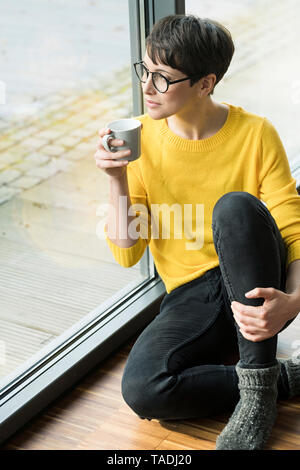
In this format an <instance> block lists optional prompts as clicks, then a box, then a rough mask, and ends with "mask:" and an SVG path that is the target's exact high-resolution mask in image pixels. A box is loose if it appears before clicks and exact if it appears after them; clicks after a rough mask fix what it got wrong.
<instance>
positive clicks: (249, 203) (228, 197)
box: [212, 191, 258, 226]
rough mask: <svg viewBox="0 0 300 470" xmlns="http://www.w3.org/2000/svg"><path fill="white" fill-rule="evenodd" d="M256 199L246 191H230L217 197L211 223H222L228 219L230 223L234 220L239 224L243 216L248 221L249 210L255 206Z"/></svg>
mask: <svg viewBox="0 0 300 470" xmlns="http://www.w3.org/2000/svg"><path fill="white" fill-rule="evenodd" d="M257 201H258V199H257V198H256V197H255V196H253V195H252V194H250V193H248V192H247V191H230V192H228V193H226V194H223V196H221V197H220V199H218V201H217V202H216V204H215V206H214V209H213V214H212V224H213V226H216V224H221V225H222V224H223V223H225V224H226V223H227V224H228V221H230V224H231V225H232V223H233V222H234V221H235V220H236V221H239V224H241V221H242V219H243V218H244V220H245V222H246V223H248V222H249V215H250V214H249V211H251V209H252V208H255V207H257Z"/></svg>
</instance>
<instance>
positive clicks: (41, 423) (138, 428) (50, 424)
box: [0, 318, 300, 450]
mask: <svg viewBox="0 0 300 470" xmlns="http://www.w3.org/2000/svg"><path fill="white" fill-rule="evenodd" d="M297 338H298V339H297ZM299 338H300V318H299V320H298V319H297V320H296V321H295V322H294V324H293V327H292V325H291V326H290V327H289V328H288V329H287V330H285V331H284V332H282V333H280V335H279V344H278V357H288V356H291V354H292V353H293V352H294V353H295V351H296V346H297V347H299V341H298V340H299ZM133 342H134V340H132V341H130V342H129V343H128V344H127V345H126V346H124V347H122V348H121V349H120V350H119V351H117V352H115V353H114V354H113V355H112V356H111V357H110V358H109V359H107V360H106V361H105V362H103V363H102V364H100V365H99V367H98V368H97V369H96V370H93V371H92V372H90V373H89V374H88V375H87V376H86V377H85V378H84V379H82V380H81V381H80V382H79V383H78V384H77V385H76V386H74V387H73V388H72V389H71V390H69V391H68V392H66V393H65V394H64V395H63V396H61V397H60V398H58V399H57V400H56V401H55V402H53V403H52V404H51V405H50V406H49V407H48V408H47V409H45V410H44V411H43V412H42V413H40V414H39V415H38V416H37V417H35V418H34V419H33V420H32V421H31V422H30V423H28V424H27V425H26V426H25V427H23V429H21V430H20V431H19V432H18V433H16V434H15V435H14V436H12V437H11V438H10V440H8V441H7V442H6V443H5V444H4V445H3V446H2V448H1V449H0V450H19V449H25V450H108V449H109V450H213V449H214V448H215V441H216V438H217V435H218V434H219V433H220V432H221V430H222V429H223V427H224V426H225V424H226V422H227V420H228V418H229V416H230V414H223V415H218V416H213V417H210V418H207V419H196V420H186V421H176V422H164V423H163V422H159V421H157V420H152V421H147V420H141V419H140V418H138V417H137V416H136V415H135V414H134V413H133V411H132V410H131V409H130V408H129V407H128V406H127V405H126V403H125V402H124V401H123V398H122V396H121V387H120V385H121V377H122V372H123V368H124V365H125V362H126V359H127V356H128V353H129V351H130V349H131V347H132V344H133ZM266 449H276V450H300V397H298V398H294V399H292V400H288V401H279V402H278V419H277V422H276V425H275V427H274V428H273V432H272V435H271V438H270V440H269V443H268V446H267V447H266Z"/></svg>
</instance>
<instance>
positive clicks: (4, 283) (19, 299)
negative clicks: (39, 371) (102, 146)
mask: <svg viewBox="0 0 300 470" xmlns="http://www.w3.org/2000/svg"><path fill="white" fill-rule="evenodd" d="M92 156H93V152H91V156H90V157H89V158H87V159H86V160H81V161H77V162H72V164H70V166H69V167H68V168H67V169H66V170H65V171H63V172H60V173H58V174H56V175H55V176H53V177H52V178H50V179H48V180H47V181H44V182H43V183H41V184H39V185H37V186H35V187H33V188H32V189H28V190H26V191H23V192H21V193H20V194H18V195H17V196H15V197H14V198H13V199H11V200H10V201H9V202H6V203H4V204H2V205H0V257H1V267H0V273H1V274H0V275H1V283H0V331H1V334H0V340H1V342H2V343H1V344H2V354H3V351H5V357H4V359H5V360H3V358H2V360H1V361H0V381H1V379H2V380H4V381H5V379H6V377H7V376H8V375H10V374H13V373H14V371H15V370H16V369H17V368H18V367H22V364H23V363H24V361H26V360H27V359H30V358H31V357H32V356H33V355H34V354H35V353H38V352H39V351H40V350H41V349H42V348H43V347H44V346H46V345H49V343H50V342H51V341H52V340H54V339H55V338H57V337H58V336H59V335H60V334H62V333H63V332H65V331H66V330H67V329H68V328H70V327H72V326H73V325H74V324H75V323H76V322H78V321H80V320H81V319H82V318H83V317H84V316H85V315H87V314H88V313H89V312H91V311H93V310H94V309H95V308H96V307H98V306H99V305H101V304H102V302H104V301H107V300H108V299H109V298H110V297H111V296H113V295H115V294H117V293H118V292H119V290H120V289H122V288H124V287H126V286H127V285H128V284H129V283H132V282H133V283H134V282H139V281H141V280H142V279H143V278H142V276H141V274H140V268H139V264H138V265H136V266H134V267H132V268H130V269H124V268H122V267H121V266H119V265H118V264H117V263H116V262H115V260H114V259H113V257H112V254H111V252H110V250H109V248H108V246H107V244H106V242H105V240H103V239H100V238H98V237H97V235H96V229H97V224H98V223H99V222H100V219H101V217H100V216H99V215H100V214H99V215H98V216H97V209H98V207H99V204H100V203H101V202H107V199H108V179H107V178H106V176H105V175H104V174H102V173H101V172H100V170H98V169H97V168H96V166H95V161H94V160H93V158H92ZM102 218H103V216H102ZM3 344H4V346H5V348H3Z"/></svg>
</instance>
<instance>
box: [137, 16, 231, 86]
mask: <svg viewBox="0 0 300 470" xmlns="http://www.w3.org/2000/svg"><path fill="white" fill-rule="evenodd" d="M146 49H147V53H148V55H149V57H150V59H151V60H152V62H153V63H154V64H157V62H160V63H162V64H165V65H168V66H169V67H172V68H174V69H177V70H180V71H181V72H183V73H184V74H185V75H187V76H192V75H196V78H193V79H191V86H192V85H194V83H196V82H197V81H199V80H200V79H201V78H202V77H205V76H206V75H208V74H210V73H214V74H215V75H216V83H215V86H216V84H217V83H218V82H219V81H220V80H221V79H222V78H223V76H224V75H225V73H226V71H227V69H228V67H229V64H230V62H231V59H232V56H233V53H234V43H233V40H232V37H231V34H230V32H229V31H228V29H227V28H225V26H223V25H221V24H220V23H218V22H217V21H215V20H211V19H208V18H199V17H197V16H194V15H170V16H166V17H164V18H162V19H161V20H159V21H158V22H157V23H156V24H155V25H154V27H153V29H152V31H151V33H150V34H149V36H148V37H147V39H146ZM198 76H199V78H198ZM213 92H214V88H213V89H212V90H211V92H210V93H209V94H210V95H212V94H213Z"/></svg>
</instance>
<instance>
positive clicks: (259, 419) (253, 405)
mask: <svg viewBox="0 0 300 470" xmlns="http://www.w3.org/2000/svg"><path fill="white" fill-rule="evenodd" d="M236 372H237V375H238V378H239V384H238V386H239V389H240V401H239V402H238V404H237V406H236V408H235V410H234V412H233V414H232V416H231V418H230V420H229V422H228V424H227V425H226V426H225V428H224V429H223V431H222V432H221V434H220V435H219V436H218V438H217V441H216V450H261V449H263V447H264V445H265V443H266V442H267V440H268V438H269V436H270V433H271V430H272V427H273V425H274V423H275V420H276V417H277V407H276V401H277V379H278V376H279V373H280V364H279V363H277V364H276V365H275V366H273V367H268V368H265V369H244V368H242V367H240V362H239V363H238V364H237V365H236Z"/></svg>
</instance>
